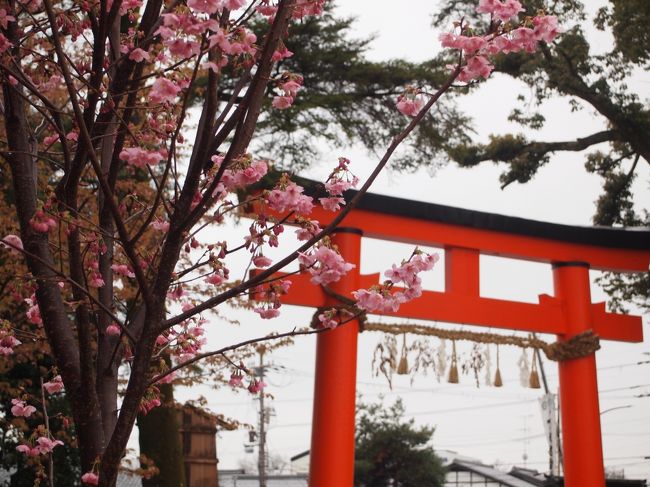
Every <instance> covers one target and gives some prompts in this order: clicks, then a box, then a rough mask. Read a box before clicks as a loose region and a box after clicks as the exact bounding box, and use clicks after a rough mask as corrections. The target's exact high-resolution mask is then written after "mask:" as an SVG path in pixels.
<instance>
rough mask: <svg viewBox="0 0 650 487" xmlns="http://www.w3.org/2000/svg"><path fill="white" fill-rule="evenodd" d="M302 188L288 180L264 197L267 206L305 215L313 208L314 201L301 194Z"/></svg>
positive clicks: (280, 210) (276, 209)
mask: <svg viewBox="0 0 650 487" xmlns="http://www.w3.org/2000/svg"><path fill="white" fill-rule="evenodd" d="M303 191H304V188H303V187H302V186H298V185H297V184H296V183H294V182H293V181H290V182H288V183H286V184H285V185H284V187H282V186H280V187H279V188H276V189H274V190H272V191H270V192H269V193H268V195H267V197H266V201H267V203H268V204H269V206H270V207H271V208H272V209H273V210H275V211H278V212H280V213H284V212H285V211H295V212H296V213H298V214H301V215H307V214H309V213H311V211H312V210H313V209H314V203H313V201H312V199H311V198H310V197H309V196H306V195H304V194H302V193H303Z"/></svg>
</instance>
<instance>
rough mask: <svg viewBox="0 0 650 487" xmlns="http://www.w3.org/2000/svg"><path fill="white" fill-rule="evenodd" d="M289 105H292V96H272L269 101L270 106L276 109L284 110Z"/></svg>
mask: <svg viewBox="0 0 650 487" xmlns="http://www.w3.org/2000/svg"><path fill="white" fill-rule="evenodd" d="M291 105H293V97H292V96H274V97H273V101H272V102H271V106H273V108H277V109H278V110H286V109H287V108H289V107H290V106H291Z"/></svg>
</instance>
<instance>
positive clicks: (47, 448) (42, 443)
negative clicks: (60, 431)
mask: <svg viewBox="0 0 650 487" xmlns="http://www.w3.org/2000/svg"><path fill="white" fill-rule="evenodd" d="M36 443H37V444H38V446H37V448H38V449H39V451H40V452H41V453H43V454H46V453H50V452H51V451H52V450H54V448H55V447H57V446H59V445H63V442H62V441H61V440H51V439H50V438H48V437H47V436H41V437H39V438H37V439H36Z"/></svg>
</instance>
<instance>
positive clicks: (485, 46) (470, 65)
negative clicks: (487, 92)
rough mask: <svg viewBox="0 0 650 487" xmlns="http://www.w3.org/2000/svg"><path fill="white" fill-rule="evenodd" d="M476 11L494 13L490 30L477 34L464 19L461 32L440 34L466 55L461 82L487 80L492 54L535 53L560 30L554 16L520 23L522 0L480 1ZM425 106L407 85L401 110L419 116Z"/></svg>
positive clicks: (443, 40)
mask: <svg viewBox="0 0 650 487" xmlns="http://www.w3.org/2000/svg"><path fill="white" fill-rule="evenodd" d="M476 11H477V12H478V13H484V14H489V15H490V16H491V20H492V22H491V23H490V27H491V30H490V32H489V33H487V34H485V35H475V34H474V33H473V31H472V29H470V28H468V27H467V26H466V25H463V23H462V22H461V23H459V28H460V32H459V33H456V32H445V33H443V34H441V35H440V42H441V45H442V47H446V48H450V49H458V50H459V51H461V53H462V55H463V65H462V67H461V69H460V73H459V74H458V77H457V79H458V81H461V82H465V83H467V82H470V81H472V80H476V79H478V78H483V79H487V78H488V77H489V76H490V74H491V73H492V71H493V69H494V65H493V64H492V63H491V62H490V56H495V55H497V54H499V53H504V54H508V53H512V52H520V51H525V52H528V53H532V52H535V51H536V50H537V47H538V44H539V43H540V42H552V41H553V39H555V37H556V36H557V35H558V34H559V33H560V30H559V28H558V24H557V18H556V17H555V16H553V15H537V16H535V17H532V18H531V17H526V18H525V19H524V20H523V21H522V22H521V23H519V24H516V23H517V22H519V14H520V13H521V12H523V11H524V8H523V6H522V5H521V3H520V2H519V1H518V0H480V1H479V5H478V7H477V9H476ZM513 23H515V25H513ZM423 105H424V99H423V97H422V95H421V93H420V92H419V90H417V89H416V88H413V87H409V88H407V89H406V90H405V91H404V93H403V94H401V95H400V96H399V97H398V98H397V103H396V107H397V110H398V111H399V112H401V113H403V114H404V115H407V116H409V117H415V116H416V115H417V114H418V113H419V112H420V110H421V109H422V107H423Z"/></svg>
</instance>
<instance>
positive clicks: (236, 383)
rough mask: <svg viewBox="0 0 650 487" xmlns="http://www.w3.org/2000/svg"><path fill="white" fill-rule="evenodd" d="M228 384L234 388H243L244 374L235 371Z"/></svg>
mask: <svg viewBox="0 0 650 487" xmlns="http://www.w3.org/2000/svg"><path fill="white" fill-rule="evenodd" d="M228 384H230V385H231V386H232V387H242V386H243V385H244V374H242V373H241V371H240V370H239V369H237V370H235V371H234V372H233V373H232V374H231V375H230V379H229V380H228Z"/></svg>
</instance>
